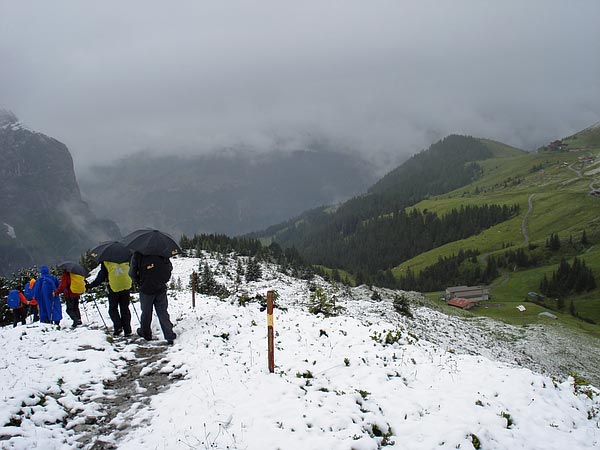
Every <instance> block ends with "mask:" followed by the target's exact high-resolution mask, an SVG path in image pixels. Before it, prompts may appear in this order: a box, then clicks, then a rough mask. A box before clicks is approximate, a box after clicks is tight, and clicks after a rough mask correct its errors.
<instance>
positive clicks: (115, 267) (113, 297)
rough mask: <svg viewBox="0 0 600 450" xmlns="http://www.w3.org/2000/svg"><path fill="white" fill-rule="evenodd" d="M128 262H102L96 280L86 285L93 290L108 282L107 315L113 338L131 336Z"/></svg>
mask: <svg viewBox="0 0 600 450" xmlns="http://www.w3.org/2000/svg"><path fill="white" fill-rule="evenodd" d="M128 272H129V262H124V263H114V262H110V261H103V262H101V263H100V271H99V272H98V275H97V276H96V279H95V280H94V281H92V282H91V283H89V284H88V287H90V288H94V287H96V286H98V285H100V283H104V282H106V281H108V315H109V316H110V320H112V323H113V334H114V335H115V336H118V335H120V334H121V333H123V332H124V333H125V336H130V335H131V312H130V311H129V301H130V297H129V294H130V291H131V277H130V276H129V273H128Z"/></svg>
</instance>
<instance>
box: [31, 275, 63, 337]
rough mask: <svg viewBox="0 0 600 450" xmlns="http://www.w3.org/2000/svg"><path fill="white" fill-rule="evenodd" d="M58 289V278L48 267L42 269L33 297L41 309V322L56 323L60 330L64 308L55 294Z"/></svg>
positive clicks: (34, 287)
mask: <svg viewBox="0 0 600 450" xmlns="http://www.w3.org/2000/svg"><path fill="white" fill-rule="evenodd" d="M56 288H58V278H56V277H55V276H54V275H52V274H51V273H50V269H48V266H41V267H40V277H39V278H38V279H37V281H36V282H35V285H34V286H33V296H34V298H35V299H36V300H37V302H38V307H39V308H40V320H41V321H42V322H44V323H54V324H55V325H57V326H58V327H59V328H60V321H61V320H62V308H61V305H60V298H59V297H57V296H56V295H55V294H54V291H55V290H56Z"/></svg>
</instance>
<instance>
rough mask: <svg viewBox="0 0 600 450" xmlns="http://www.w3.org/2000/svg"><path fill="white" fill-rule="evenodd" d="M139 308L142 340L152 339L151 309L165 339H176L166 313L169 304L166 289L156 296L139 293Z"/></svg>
mask: <svg viewBox="0 0 600 450" xmlns="http://www.w3.org/2000/svg"><path fill="white" fill-rule="evenodd" d="M140 307H141V308H142V318H141V322H142V327H141V328H142V335H143V336H144V338H146V339H152V307H154V310H155V311H156V315H157V316H158V321H159V322H160V328H161V329H162V332H163V335H164V337H165V339H167V340H173V339H175V338H176V337H177V336H176V334H175V333H174V332H173V324H172V323H171V319H170V318H169V312H168V311H167V308H168V307H169V302H168V300H167V291H166V289H165V290H164V291H163V292H158V293H156V294H144V293H143V292H140Z"/></svg>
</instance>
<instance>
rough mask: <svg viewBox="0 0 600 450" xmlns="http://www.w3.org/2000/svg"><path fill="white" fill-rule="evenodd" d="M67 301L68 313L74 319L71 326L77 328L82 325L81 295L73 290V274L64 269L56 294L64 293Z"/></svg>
mask: <svg viewBox="0 0 600 450" xmlns="http://www.w3.org/2000/svg"><path fill="white" fill-rule="evenodd" d="M63 293H64V295H63V297H64V298H65V301H66V303H67V314H68V315H69V317H70V318H71V320H72V321H73V325H71V328H77V326H79V325H81V313H80V312H79V296H80V294H75V293H73V292H72V291H71V274H70V273H69V272H67V271H66V270H64V271H63V273H62V276H61V277H60V284H59V285H58V287H57V288H56V290H55V291H54V294H55V295H59V294H63Z"/></svg>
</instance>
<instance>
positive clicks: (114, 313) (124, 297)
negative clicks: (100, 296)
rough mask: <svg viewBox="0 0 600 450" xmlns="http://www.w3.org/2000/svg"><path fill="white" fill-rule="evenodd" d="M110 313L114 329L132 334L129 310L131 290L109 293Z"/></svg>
mask: <svg viewBox="0 0 600 450" xmlns="http://www.w3.org/2000/svg"><path fill="white" fill-rule="evenodd" d="M108 315H109V316H110V320H112V323H113V327H114V330H115V331H117V330H123V331H124V332H125V334H131V312H130V311H129V290H126V291H121V292H109V293H108Z"/></svg>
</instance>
